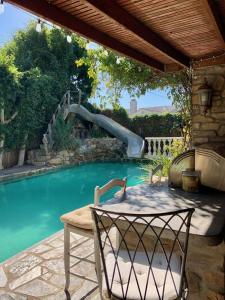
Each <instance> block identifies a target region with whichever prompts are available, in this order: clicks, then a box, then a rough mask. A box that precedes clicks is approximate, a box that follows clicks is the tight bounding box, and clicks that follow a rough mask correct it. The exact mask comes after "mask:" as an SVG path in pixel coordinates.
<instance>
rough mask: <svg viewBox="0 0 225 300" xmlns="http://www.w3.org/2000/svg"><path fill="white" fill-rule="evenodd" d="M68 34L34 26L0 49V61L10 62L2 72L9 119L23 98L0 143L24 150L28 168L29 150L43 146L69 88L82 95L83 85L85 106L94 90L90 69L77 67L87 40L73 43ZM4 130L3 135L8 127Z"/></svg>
mask: <svg viewBox="0 0 225 300" xmlns="http://www.w3.org/2000/svg"><path fill="white" fill-rule="evenodd" d="M66 34H67V33H66V32H65V31H64V30H61V29H56V28H53V29H49V28H47V27H43V30H42V32H41V33H38V32H36V30H35V24H34V23H31V24H29V26H28V27H27V28H26V29H25V30H23V31H18V32H17V33H16V35H15V37H14V38H13V40H12V41H11V42H9V43H8V44H6V45H5V46H4V47H3V48H2V49H1V50H0V57H3V58H4V60H5V61H4V64H3V66H2V69H1V78H3V79H4V80H1V83H0V85H1V86H0V87H1V99H3V100H1V107H4V112H5V106H6V107H7V111H6V113H7V116H8V115H10V113H12V112H13V110H14V109H15V102H16V99H17V98H19V99H20V100H21V101H20V104H19V105H17V106H18V107H17V110H16V114H17V117H16V118H15V116H14V115H12V118H10V120H12V119H14V118H15V120H14V122H11V123H10V122H7V124H4V135H3V134H1V144H0V145H2V146H1V148H2V149H3V148H7V149H20V155H19V162H18V164H19V165H21V164H23V161H24V155H25V149H26V147H31V146H36V147H37V146H38V145H39V144H40V143H41V140H42V134H43V133H44V132H45V130H46V128H47V125H48V123H49V121H50V119H51V117H52V114H53V112H54V111H55V109H56V107H57V105H58V103H59V102H60V101H61V98H62V96H63V94H64V93H65V92H66V91H67V90H68V89H70V90H72V91H73V90H74V92H77V90H76V86H78V87H79V88H80V89H81V91H82V103H84V104H85V103H86V102H87V99H88V97H89V96H90V94H91V92H92V85H93V79H92V78H90V77H89V75H88V67H87V66H85V65H83V66H80V67H78V66H77V65H76V63H75V61H76V60H77V59H80V58H81V57H84V56H86V55H87V52H86V50H85V48H84V47H82V39H81V38H78V37H77V36H76V35H74V34H73V35H72V43H71V44H69V43H67V41H66ZM8 61H9V62H10V63H8ZM4 72H6V73H7V72H8V73H7V74H6V75H5V74H4ZM10 76H11V77H10ZM73 95H74V94H73ZM8 98H9V99H8ZM4 99H5V100H4ZM17 102H18V101H17ZM2 103H3V104H2ZM1 111H2V110H1ZM1 116H2V113H1ZM1 120H2V118H1ZM1 123H3V121H1ZM4 123H6V122H5V121H4ZM9 123H10V124H9ZM1 128H2V129H1V132H2V133H3V125H2V126H1ZM3 137H4V142H3V141H2V140H3Z"/></svg>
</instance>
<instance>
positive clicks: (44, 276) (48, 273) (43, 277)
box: [41, 272, 53, 281]
mask: <svg viewBox="0 0 225 300" xmlns="http://www.w3.org/2000/svg"><path fill="white" fill-rule="evenodd" d="M52 276H53V273H51V272H47V273H45V274H44V275H42V276H41V278H42V279H44V280H46V281H48V280H49V279H50V278H51V277H52Z"/></svg>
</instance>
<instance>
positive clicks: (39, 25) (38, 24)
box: [36, 19, 41, 32]
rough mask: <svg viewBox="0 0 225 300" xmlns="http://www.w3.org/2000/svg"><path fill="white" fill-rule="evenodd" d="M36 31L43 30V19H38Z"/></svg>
mask: <svg viewBox="0 0 225 300" xmlns="http://www.w3.org/2000/svg"><path fill="white" fill-rule="evenodd" d="M36 31H37V32H41V20H40V19H38V22H37V25H36Z"/></svg>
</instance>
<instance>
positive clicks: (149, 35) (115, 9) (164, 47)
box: [83, 0, 190, 67]
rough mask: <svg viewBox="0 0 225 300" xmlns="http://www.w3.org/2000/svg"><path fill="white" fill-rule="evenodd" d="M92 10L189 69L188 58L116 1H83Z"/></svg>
mask: <svg viewBox="0 0 225 300" xmlns="http://www.w3.org/2000/svg"><path fill="white" fill-rule="evenodd" d="M83 1H84V2H86V3H88V4H89V5H91V6H92V7H93V8H94V9H97V10H98V11H99V12H101V13H103V14H104V15H106V16H107V17H110V18H111V19H112V20H114V21H116V22H117V23H119V24H120V25H122V26H123V27H125V28H126V29H127V30H129V31H130V32H132V33H133V34H135V35H136V36H138V37H139V38H141V39H142V40H144V41H145V42H147V43H148V44H150V45H151V46H153V47H154V48H155V49H156V50H157V51H159V52H161V53H162V54H164V55H166V56H167V57H169V58H170V59H172V60H173V61H174V62H176V63H178V64H180V65H182V66H186V67H189V65H190V58H189V57H188V56H186V55H185V54H183V53H182V52H181V51H179V50H178V49H176V48H175V47H173V46H172V45H171V44H170V43H169V42H167V41H166V40H164V39H163V38H162V37H160V36H159V35H158V34H157V33H155V32H154V31H153V30H151V29H150V28H149V27H147V26H146V25H145V24H143V23H142V22H140V21H139V20H138V19H136V18H135V17H134V16H133V15H131V14H130V13H129V12H127V11H126V10H125V9H124V8H122V7H121V6H119V5H118V4H117V3H116V1H111V0H104V1H102V0H83Z"/></svg>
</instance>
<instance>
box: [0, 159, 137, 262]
mask: <svg viewBox="0 0 225 300" xmlns="http://www.w3.org/2000/svg"><path fill="white" fill-rule="evenodd" d="M141 173H142V171H141V169H140V168H139V167H138V164H135V163H91V164H86V165H81V166H76V167H73V168H69V169H63V170H59V171H56V172H54V173H48V174H44V175H40V176H35V177H29V178H26V179H22V180H19V181H15V182H10V183H6V184H0V262H2V261H3V260H5V259H7V258H9V257H11V256H12V255H15V254H16V253H18V252H20V251H22V250H24V249H26V248H27V247H30V246H31V245H33V244H34V243H36V242H38V241H40V240H42V239H44V238H46V237H48V236H49V235H51V234H53V233H55V232H56V231H58V230H60V229H61V228H63V224H62V223H61V222H60V220H59V217H60V216H61V215H62V214H63V213H65V212H68V211H70V210H73V209H75V208H78V207H81V206H84V205H86V204H88V203H93V191H94V187H95V186H96V185H99V186H101V185H103V184H105V183H106V182H107V181H109V180H110V179H112V178H115V177H117V178H123V177H125V176H127V177H128V186H131V185H136V184H138V183H140V182H141V179H140V176H141ZM114 192H115V190H114V191H113V192H111V193H110V194H108V195H107V198H110V197H111V196H112V195H113V193H114ZM103 200H104V199H103Z"/></svg>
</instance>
